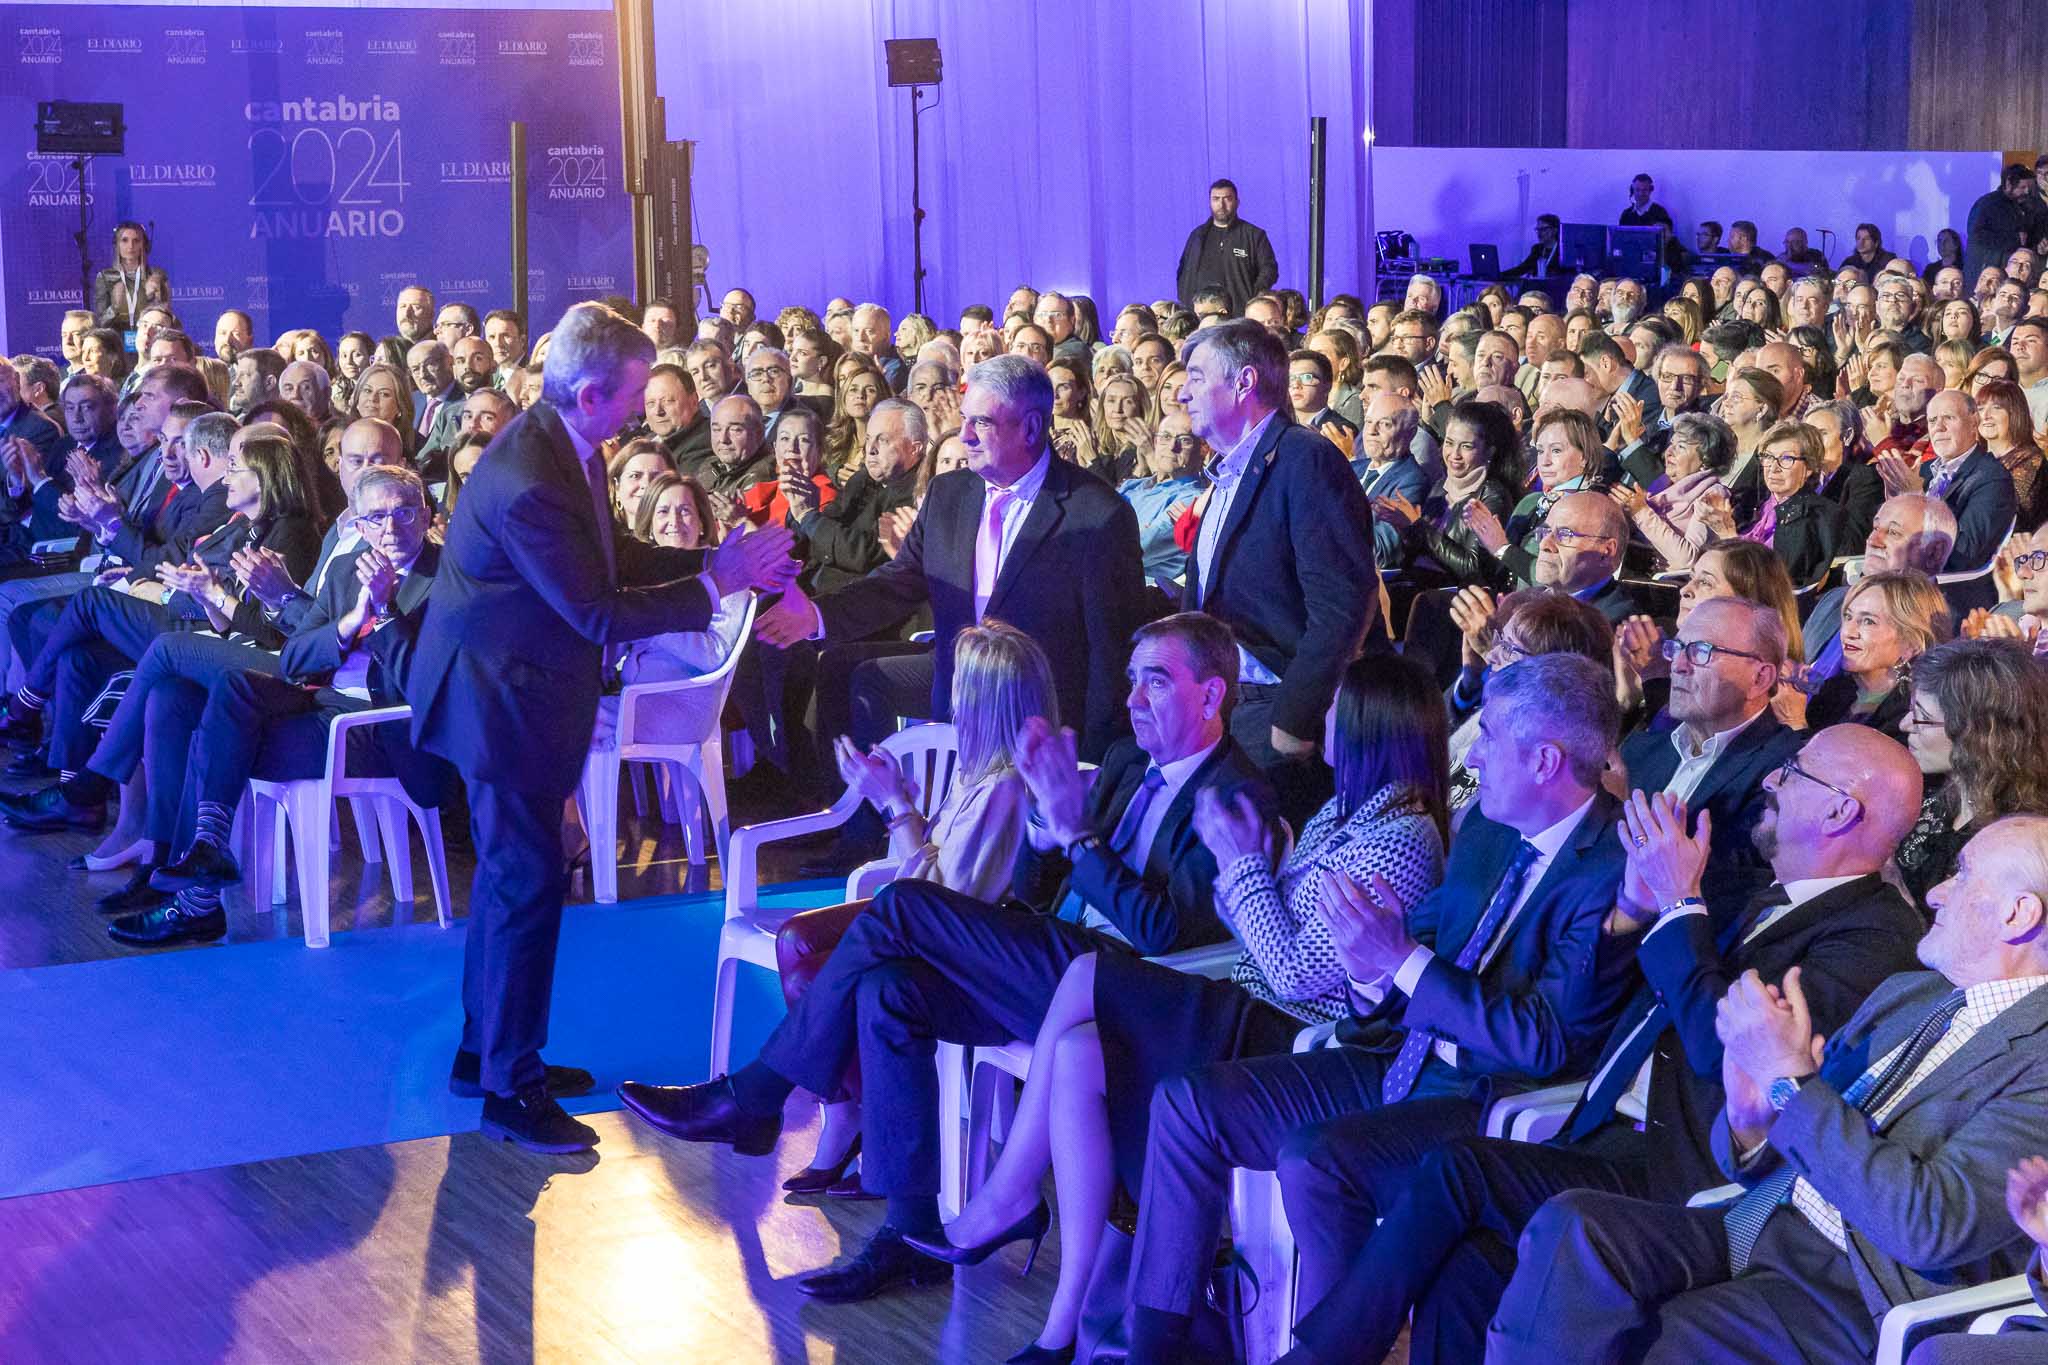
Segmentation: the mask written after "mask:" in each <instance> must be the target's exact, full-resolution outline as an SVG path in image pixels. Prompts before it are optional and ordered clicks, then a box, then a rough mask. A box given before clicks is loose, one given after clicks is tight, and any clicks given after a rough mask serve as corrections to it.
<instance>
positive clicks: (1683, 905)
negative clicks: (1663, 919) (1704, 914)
mask: <svg viewBox="0 0 2048 1365" xmlns="http://www.w3.org/2000/svg"><path fill="white" fill-rule="evenodd" d="M1706 908H1707V903H1706V902H1705V901H1703V900H1701V899H1700V898H1699V897H1698V896H1680V897H1679V898H1678V899H1677V900H1675V901H1673V902H1671V904H1669V905H1664V906H1659V907H1658V909H1657V913H1658V915H1660V916H1662V915H1675V914H1677V913H1678V912H1679V911H1680V910H1704V909H1706Z"/></svg>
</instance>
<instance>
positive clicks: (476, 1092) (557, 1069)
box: [448, 1048, 597, 1100]
mask: <svg viewBox="0 0 2048 1365" xmlns="http://www.w3.org/2000/svg"><path fill="white" fill-rule="evenodd" d="M547 1073H548V1076H547V1087H548V1093H549V1094H550V1095H553V1096H554V1097H555V1098H556V1099H558V1100H573V1099H578V1098H580V1097H582V1096H584V1095H588V1094H589V1093H590V1091H591V1088H592V1087H593V1086H595V1085H596V1084H597V1078H596V1077H594V1076H592V1075H591V1074H590V1073H589V1072H588V1071H585V1070H584V1069H583V1068H582V1067H580V1066H551V1067H549V1068H548V1069H547ZM483 1074H484V1059H483V1058H482V1057H479V1056H478V1055H477V1054H476V1053H474V1052H464V1051H462V1050H461V1049H459V1048H458V1049H457V1050H456V1053H455V1061H454V1062H453V1063H452V1064H451V1065H450V1066H449V1068H448V1093H449V1094H451V1095H460V1096H462V1098H464V1099H466V1100H475V1099H481V1098H483V1094H484V1081H483Z"/></svg>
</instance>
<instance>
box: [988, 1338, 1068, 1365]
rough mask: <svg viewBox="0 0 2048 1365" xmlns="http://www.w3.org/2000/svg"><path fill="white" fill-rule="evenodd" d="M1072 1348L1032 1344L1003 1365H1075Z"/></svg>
mask: <svg viewBox="0 0 2048 1365" xmlns="http://www.w3.org/2000/svg"><path fill="white" fill-rule="evenodd" d="M1073 1361H1074V1348H1073V1347H1072V1346H1040V1345H1039V1344H1038V1343H1037V1342H1035V1341H1034V1342H1032V1343H1031V1344H1030V1345H1029V1346H1026V1347H1025V1348H1024V1349H1023V1350H1021V1351H1019V1352H1017V1354H1015V1355H1013V1356H1011V1357H1010V1358H1009V1359H1008V1360H1006V1361H1004V1362H1003V1365H1073Z"/></svg>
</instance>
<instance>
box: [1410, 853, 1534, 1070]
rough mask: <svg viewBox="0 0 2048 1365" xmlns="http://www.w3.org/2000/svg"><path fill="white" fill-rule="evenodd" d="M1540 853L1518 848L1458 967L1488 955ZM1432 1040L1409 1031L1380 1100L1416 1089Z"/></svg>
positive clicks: (1460, 953) (1418, 1031) (1471, 966)
mask: <svg viewBox="0 0 2048 1365" xmlns="http://www.w3.org/2000/svg"><path fill="white" fill-rule="evenodd" d="M1539 856H1540V855H1539V854H1538V853H1537V851H1536V845H1534V844H1532V843H1530V842H1529V841H1528V840H1527V839H1524V840H1522V843H1521V846H1520V847H1519V848H1517V849H1516V850H1515V856H1514V860H1513V861H1512V862H1510V863H1509V864H1508V870H1507V872H1506V873H1505V874H1504V875H1503V876H1502V877H1501V879H1500V885H1499V886H1498V887H1497V888H1495V890H1494V893H1493V899H1492V900H1490V901H1488V902H1487V904H1486V913H1485V914H1483V915H1481V916H1480V917H1479V923H1478V924H1476V925H1474V926H1473V929H1472V936H1471V937H1470V938H1468V939H1466V940H1465V946H1464V947H1462V948H1460V949H1459V950H1458V970H1459V971H1462V972H1469V971H1472V970H1473V969H1474V968H1476V967H1478V965H1479V963H1480V961H1481V960H1482V959H1483V958H1484V957H1485V954H1486V947H1487V945H1488V944H1489V943H1491V942H1493V936H1494V935H1495V934H1496V933H1498V932H1500V925H1501V921H1502V920H1504V919H1506V918H1507V915H1508V911H1509V910H1511V909H1513V908H1514V905H1515V902H1516V901H1518V900H1520V899H1521V896H1522V883H1523V882H1525V881H1527V880H1528V877H1529V869H1530V868H1531V867H1533V866H1535V864H1536V859H1537V858H1538V857H1539ZM1431 1041H1432V1039H1431V1036H1430V1033H1429V1030H1428V1029H1421V1028H1414V1029H1410V1030H1408V1036H1407V1037H1406V1038H1403V1039H1402V1040H1401V1050H1400V1051H1399V1052H1397V1053H1395V1054H1394V1064H1393V1065H1392V1066H1390V1067H1388V1068H1387V1074H1386V1076H1385V1078H1384V1079H1383V1080H1382V1081H1381V1082H1380V1103H1382V1104H1399V1103H1400V1102H1401V1101H1402V1100H1405V1099H1407V1098H1408V1092H1409V1091H1411V1090H1413V1089H1414V1088H1415V1080H1416V1078H1417V1077H1418V1076H1420V1075H1421V1074H1422V1064H1423V1062H1425V1061H1426V1060H1428V1058H1429V1045H1430V1043H1431Z"/></svg>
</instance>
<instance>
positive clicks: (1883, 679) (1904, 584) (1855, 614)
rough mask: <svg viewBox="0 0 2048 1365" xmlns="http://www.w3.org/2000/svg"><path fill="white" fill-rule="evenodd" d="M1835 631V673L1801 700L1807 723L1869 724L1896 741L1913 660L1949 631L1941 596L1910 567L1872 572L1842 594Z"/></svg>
mask: <svg viewBox="0 0 2048 1365" xmlns="http://www.w3.org/2000/svg"><path fill="white" fill-rule="evenodd" d="M1841 630H1842V633H1841V637H1840V638H1841V648H1842V669H1841V672H1839V673H1837V674H1835V675H1834V676H1833V677H1832V678H1829V679H1828V680H1827V681H1825V682H1823V683H1822V684H1821V685H1820V687H1819V689H1818V690H1817V691H1815V692H1814V694H1813V698H1812V700H1811V701H1809V702H1808V703H1807V708H1806V724H1807V728H1808V729H1810V730H1824V729H1826V728H1827V727H1828V726H1830V725H1840V724H1844V723H1850V724H1856V725H1868V726H1870V727H1871V728H1872V729H1874V730H1877V731H1879V732H1881V733H1883V734H1887V735H1890V736H1891V737H1892V738H1893V739H1896V740H1899V741H1900V742H1902V743H1903V742H1904V736H1903V734H1902V732H1901V729H1900V726H1901V722H1903V721H1904V719H1905V716H1906V710H1907V704H1908V700H1909V698H1910V697H1911V695H1912V683H1911V678H1912V671H1913V661H1914V660H1915V659H1917V658H1919V657H1920V656H1921V655H1922V654H1925V653H1926V652H1927V651H1928V650H1930V649H1932V648H1934V647H1935V646H1936V645H1938V644H1941V643H1942V642H1943V641H1945V640H1947V639H1948V638H1949V637H1950V636H1951V635H1953V634H1954V633H1955V625H1954V620H1953V618H1952V616H1951V614H1950V611H1949V605H1948V599H1947V598H1945V597H1943V596H1942V595H1941V589H1940V588H1938V587H1936V586H1935V584H1934V580H1933V579H1931V578H1929V577H1928V576H1927V575H1926V574H1924V573H1920V572H1918V571H1917V570H1913V569H1904V570H1900V571H1898V572H1895V573H1874V574H1871V575H1870V576H1869V577H1867V578H1864V579H1862V580H1860V581H1859V582H1858V583H1857V584H1856V586H1854V587H1852V588H1850V589H1849V591H1848V594H1847V595H1846V596H1845V597H1843V598H1842V627H1841Z"/></svg>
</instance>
